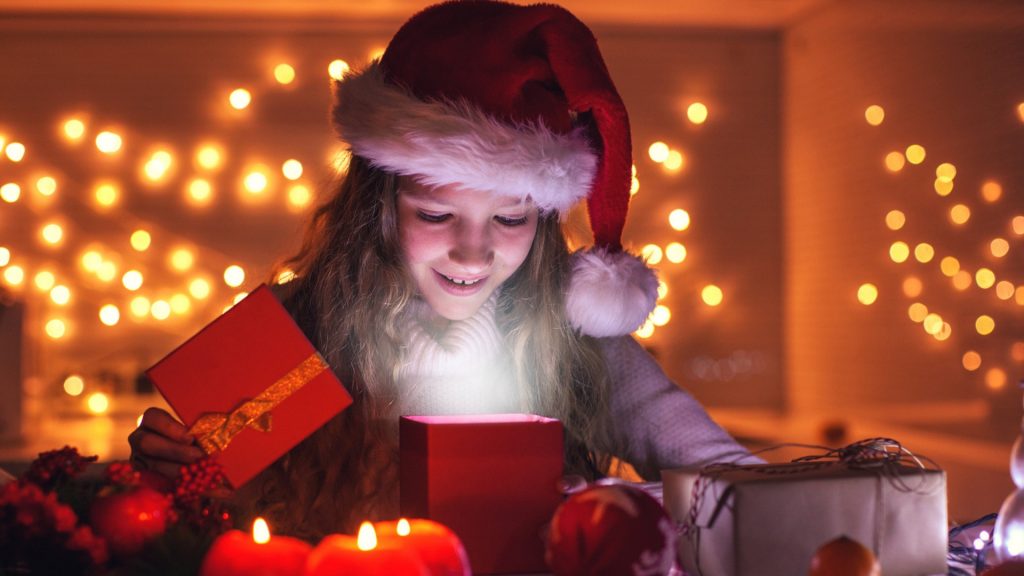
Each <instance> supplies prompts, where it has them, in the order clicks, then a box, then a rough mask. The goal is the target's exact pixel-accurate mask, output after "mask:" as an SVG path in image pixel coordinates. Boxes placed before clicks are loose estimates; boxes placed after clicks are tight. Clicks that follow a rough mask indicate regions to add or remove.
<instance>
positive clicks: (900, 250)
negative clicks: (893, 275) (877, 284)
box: [889, 241, 910, 264]
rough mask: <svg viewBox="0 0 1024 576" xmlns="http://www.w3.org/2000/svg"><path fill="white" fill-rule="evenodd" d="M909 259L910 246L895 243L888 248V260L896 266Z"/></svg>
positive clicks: (903, 243) (898, 242)
mask: <svg viewBox="0 0 1024 576" xmlns="http://www.w3.org/2000/svg"><path fill="white" fill-rule="evenodd" d="M909 257H910V246H908V245H907V243H906V242H902V241H896V242H893V243H892V244H891V245H890V246H889V258H890V259H891V260H892V261H893V262H896V263H897V264H899V263H902V262H906V261H907V258H909Z"/></svg>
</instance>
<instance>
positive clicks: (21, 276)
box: [4, 265, 25, 286]
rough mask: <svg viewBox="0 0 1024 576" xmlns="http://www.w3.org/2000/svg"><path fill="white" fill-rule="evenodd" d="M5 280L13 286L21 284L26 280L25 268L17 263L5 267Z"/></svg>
mask: <svg viewBox="0 0 1024 576" xmlns="http://www.w3.org/2000/svg"><path fill="white" fill-rule="evenodd" d="M4 281H6V282H7V283H8V284H10V285H11V286H21V283H22V282H24V281H25V270H24V269H23V268H22V267H21V266H17V265H12V266H8V267H7V268H4Z"/></svg>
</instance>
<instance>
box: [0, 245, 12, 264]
mask: <svg viewBox="0 0 1024 576" xmlns="http://www.w3.org/2000/svg"><path fill="white" fill-rule="evenodd" d="M10 263H11V251H10V249H9V248H7V247H5V246H0V266H7V265H8V264H10Z"/></svg>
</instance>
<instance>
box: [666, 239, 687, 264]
mask: <svg viewBox="0 0 1024 576" xmlns="http://www.w3.org/2000/svg"><path fill="white" fill-rule="evenodd" d="M665 258H667V259H668V261H669V262H672V263H673V264H680V263H682V262H683V261H684V260H686V246H683V245H682V244H680V243H679V242H670V243H669V244H668V245H667V246H665Z"/></svg>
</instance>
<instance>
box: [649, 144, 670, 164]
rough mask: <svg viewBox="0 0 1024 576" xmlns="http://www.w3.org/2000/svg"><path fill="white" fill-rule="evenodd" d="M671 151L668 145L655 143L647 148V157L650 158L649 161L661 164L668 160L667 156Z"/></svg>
mask: <svg viewBox="0 0 1024 576" xmlns="http://www.w3.org/2000/svg"><path fill="white" fill-rule="evenodd" d="M670 152H671V150H670V149H669V147H668V144H665V143H664V142H655V143H654V144H651V145H650V146H649V147H648V148H647V155H648V156H650V158H651V160H653V161H655V162H657V163H658V164H661V163H662V162H664V161H665V160H668V155H669V153H670Z"/></svg>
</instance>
